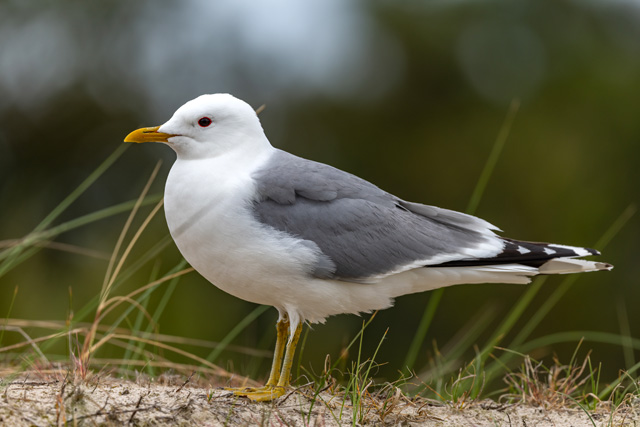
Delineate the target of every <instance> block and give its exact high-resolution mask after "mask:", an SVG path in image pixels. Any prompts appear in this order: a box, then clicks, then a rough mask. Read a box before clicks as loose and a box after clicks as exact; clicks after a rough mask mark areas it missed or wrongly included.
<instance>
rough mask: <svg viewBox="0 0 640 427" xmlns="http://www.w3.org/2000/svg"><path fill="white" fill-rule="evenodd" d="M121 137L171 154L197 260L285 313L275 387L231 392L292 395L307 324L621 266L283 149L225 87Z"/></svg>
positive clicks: (224, 285)
mask: <svg viewBox="0 0 640 427" xmlns="http://www.w3.org/2000/svg"><path fill="white" fill-rule="evenodd" d="M124 141H125V142H135V143H142V142H160V143H164V144H166V145H168V146H169V147H171V148H172V149H173V150H174V151H175V152H176V161H175V163H174V164H173V166H172V167H171V171H170V172H169V175H168V177H167V181H166V186H165V193H164V203H165V215H166V220H167V224H168V227H169V230H170V232H171V236H172V237H173V240H174V241H175V243H176V245H177V247H178V249H179V250H180V252H181V253H182V255H183V256H184V258H185V259H186V260H187V261H188V262H189V263H190V264H191V266H192V267H193V268H194V269H195V270H196V271H197V272H198V273H200V274H201V275H202V276H203V277H204V278H206V279H207V280H208V281H210V282H211V283H212V284H214V285H215V286H217V287H218V288H220V289H222V290H223V291H225V292H227V293H229V294H231V295H234V296H236V297H238V298H241V299H243V300H246V301H250V302H253V303H256V304H265V305H270V306H273V307H275V308H276V309H277V310H278V313H279V317H278V321H277V324H276V331H277V335H276V344H275V351H274V357H273V363H272V367H271V373H270V375H269V378H268V380H267V382H266V384H265V385H264V386H262V387H256V388H232V389H229V390H231V391H233V392H234V393H235V394H236V395H239V396H244V397H247V398H249V399H251V400H255V401H271V400H274V399H276V398H278V397H281V396H283V395H284V393H285V392H286V389H287V387H288V386H289V385H290V375H291V367H292V363H293V356H294V353H295V350H296V346H297V343H298V340H299V338H300V332H301V330H302V325H303V324H304V323H317V322H324V320H325V319H326V318H327V317H328V316H332V315H336V314H342V313H353V314H358V313H363V312H371V311H373V310H381V309H385V308H388V307H390V306H392V305H393V301H394V298H396V297H399V296H401V295H406V294H412V293H416V292H424V291H429V290H433V289H437V288H441V287H445V286H451V285H457V284H465V283H469V284H473V283H516V284H526V283H529V282H530V281H531V278H532V277H533V276H536V275H538V274H545V275H546V274H565V273H580V272H586V271H597V270H610V269H611V268H612V266H611V265H610V264H606V263H603V262H594V261H588V260H583V259H578V258H580V257H584V256H589V255H599V252H598V251H596V250H594V249H588V248H581V247H573V246H567V245H557V244H550V243H533V242H526V241H519V240H513V239H508V238H503V237H500V236H499V235H497V234H496V231H500V230H499V229H498V228H497V227H495V226H493V225H491V224H490V223H488V222H487V221H485V220H483V219H480V218H477V217H475V216H471V215H467V214H464V213H460V212H456V211H452V210H447V209H442V208H438V207H435V206H428V205H423V204H418V203H412V202H408V201H406V200H403V199H401V198H399V197H396V196H394V195H393V194H390V193H387V192H386V191H384V190H382V189H380V188H378V187H377V186H375V185H374V184H372V183H370V182H368V181H365V180H364V179H361V178H359V177H357V176H354V175H352V174H350V173H348V172H344V171H342V170H340V169H336V168H334V167H331V166H329V165H326V164H323V163H318V162H314V161H311V160H306V159H303V158H300V157H297V156H295V155H293V154H290V153H287V152H285V151H282V150H279V149H277V148H274V147H273V146H272V145H271V143H270V142H269V140H268V139H267V137H266V135H265V133H264V131H263V129H262V125H261V124H260V120H259V119H258V116H257V114H256V112H255V111H254V109H253V108H252V107H251V106H250V105H249V104H247V103H246V102H244V101H242V100H240V99H238V98H235V97H233V96H232V95H229V94H213V95H202V96H200V97H198V98H195V99H193V100H191V101H189V102H187V103H186V104H184V105H183V106H182V107H180V108H179V109H178V110H177V111H176V112H175V113H174V114H173V116H172V117H171V118H170V119H169V121H167V122H166V123H165V124H163V125H161V126H156V127H149V128H142V129H138V130H135V131H133V132H131V133H130V134H129V135H128V136H127V137H126V138H125V140H124Z"/></svg>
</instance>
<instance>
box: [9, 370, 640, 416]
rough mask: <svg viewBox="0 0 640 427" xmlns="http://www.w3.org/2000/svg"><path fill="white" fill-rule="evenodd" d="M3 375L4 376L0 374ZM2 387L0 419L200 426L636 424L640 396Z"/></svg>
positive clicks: (113, 382) (169, 385) (59, 384)
mask: <svg viewBox="0 0 640 427" xmlns="http://www.w3.org/2000/svg"><path fill="white" fill-rule="evenodd" d="M0 380H1V378H0ZM4 384H5V385H4V386H3V387H1V388H0V425H3V426H4V425H6V426H58V425H70V426H74V425H79V426H84V425H92V426H93V425H107V426H111V425H114V426H115V425H140V426H147V425H153V426H156V425H199V426H225V425H229V426H254V425H261V426H343V425H389V426H391V425H393V426H395V425H402V426H522V427H533V426H557V427H567V426H573V427H578V426H594V425H596V426H609V425H611V426H622V425H624V426H640V402H634V404H633V407H626V408H624V409H620V408H619V409H618V410H616V411H615V412H614V413H613V414H611V413H596V414H591V419H590V418H589V416H588V415H587V414H586V413H585V412H584V411H582V410H579V409H578V410H574V409H567V410H545V409H541V408H535V407H531V406H524V405H499V404H497V403H495V402H490V401H484V402H478V403H475V404H473V405H470V406H469V407H466V408H464V409H455V408H452V407H450V406H448V405H433V404H427V403H425V402H420V401H415V400H413V401H412V400H410V399H408V398H406V397H405V396H403V395H401V394H400V393H399V392H398V393H397V394H396V396H395V397H392V398H390V399H387V400H386V404H385V402H382V401H379V402H377V401H375V400H373V399H371V400H370V401H369V402H367V404H366V405H365V406H364V407H363V408H362V411H361V412H360V414H361V417H360V418H357V419H356V421H355V422H354V419H353V409H352V407H351V405H350V403H349V400H346V401H345V400H344V399H343V398H342V397H340V396H332V395H330V394H328V393H326V392H325V393H322V394H321V395H320V398H319V399H317V400H316V401H315V402H314V401H313V399H310V398H309V397H308V396H306V395H305V393H304V392H303V391H293V390H292V391H291V393H289V394H288V395H285V396H284V397H283V398H281V399H279V400H278V401H277V402H273V403H253V402H250V401H248V400H247V399H244V398H238V397H235V396H233V395H232V394H231V393H229V392H227V391H224V390H221V389H216V388H207V387H197V386H194V385H192V384H191V383H190V382H189V381H185V379H184V378H182V379H174V380H173V381H168V380H165V381H159V382H150V381H148V380H138V381H136V382H133V381H126V380H120V379H114V378H98V379H94V380H92V381H85V382H80V381H76V382H75V384H74V383H73V382H71V381H68V380H67V379H57V380H46V381H44V380H38V379H33V378H31V379H30V378H29V377H26V378H20V379H14V380H12V381H11V382H8V383H7V381H5V383H4Z"/></svg>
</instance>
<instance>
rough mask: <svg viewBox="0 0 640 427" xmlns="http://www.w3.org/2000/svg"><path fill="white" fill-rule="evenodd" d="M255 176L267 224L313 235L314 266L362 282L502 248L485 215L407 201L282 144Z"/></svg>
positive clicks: (257, 206)
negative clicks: (298, 154)
mask: <svg viewBox="0 0 640 427" xmlns="http://www.w3.org/2000/svg"><path fill="white" fill-rule="evenodd" d="M253 178H254V180H255V182H256V185H257V190H258V191H257V197H256V199H255V201H254V205H253V209H254V213H255V216H256V218H257V219H258V220H259V221H260V222H261V223H262V224H264V225H267V226H270V227H273V228H275V229H277V230H279V231H282V232H286V233H289V234H290V235H292V236H295V237H297V238H300V239H303V240H306V241H309V242H312V243H313V244H314V245H317V247H318V248H319V249H320V251H321V252H322V257H320V258H321V259H319V261H318V266H317V268H316V271H315V272H314V274H316V275H317V276H318V277H322V278H335V279H340V280H349V281H357V282H371V281H376V280H378V279H380V278H382V277H385V276H387V275H390V274H394V273H399V272H401V271H405V270H409V269H412V268H417V267H421V266H428V265H437V264H442V263H445V262H451V261H457V260H464V259H477V258H490V257H495V256H496V255H497V254H499V253H500V252H502V250H503V248H504V243H503V241H502V240H501V239H500V238H499V237H497V236H496V235H495V234H494V233H493V232H492V231H491V230H492V229H495V227H493V226H491V224H489V223H487V222H485V221H484V220H481V219H479V218H476V217H473V216H469V215H465V214H460V213H457V212H453V211H448V210H445V209H440V208H436V207H432V206H425V205H419V204H415V203H409V202H404V201H402V200H400V199H398V198H396V197H395V196H393V195H391V194H389V193H387V192H385V191H383V190H381V189H379V188H378V187H376V186H374V185H373V184H371V183H369V182H367V181H365V180H362V179H360V178H358V177H356V176H354V175H351V174H349V173H346V172H343V171H341V170H339V169H335V168H333V167H331V166H328V165H324V164H321V163H316V162H312V161H309V160H305V159H301V158H299V157H296V156H294V155H291V154H289V153H286V152H283V151H280V150H278V151H276V152H275V154H274V155H273V156H272V158H271V159H270V161H269V162H268V163H267V164H266V165H265V166H264V167H263V168H262V169H260V170H258V171H256V172H255V173H254V175H253Z"/></svg>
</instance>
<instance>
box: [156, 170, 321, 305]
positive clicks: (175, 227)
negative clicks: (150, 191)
mask: <svg viewBox="0 0 640 427" xmlns="http://www.w3.org/2000/svg"><path fill="white" fill-rule="evenodd" d="M177 166H178V168H176V165H174V168H172V170H171V173H170V174H169V177H168V179H167V184H166V188H165V214H166V218H167V224H168V226H169V230H170V232H171V235H172V237H173V239H174V241H175V243H176V245H177V246H178V249H179V250H180V252H181V253H182V255H183V256H184V257H185V259H186V260H187V261H188V262H189V263H190V264H191V265H192V266H193V267H194V268H195V269H196V270H197V271H198V272H199V273H200V274H201V275H202V276H204V277H205V278H206V279H208V280H209V281H211V282H212V283H213V284H214V285H216V286H217V287H219V288H221V289H222V290H224V291H226V292H228V293H230V294H232V295H235V296H237V297H239V298H242V299H245V300H249V301H253V302H257V303H262V304H271V305H276V304H275V303H274V301H272V298H273V295H275V294H278V293H280V292H281V291H282V289H280V288H283V287H285V286H286V285H287V283H290V282H291V281H296V280H300V277H303V276H305V275H306V274H307V271H306V270H307V269H308V268H307V266H310V265H312V264H313V262H314V260H315V256H316V254H314V253H312V252H311V251H310V250H309V249H308V248H307V247H305V246H304V245H301V244H300V243H299V241H298V240H297V239H295V238H292V237H290V236H287V235H285V234H284V233H281V232H278V231H275V230H273V229H270V228H267V227H264V226H262V225H260V223H259V222H257V220H256V218H255V216H254V215H253V212H252V209H251V203H252V196H253V194H254V192H255V186H254V184H253V182H252V180H251V178H250V175H248V174H247V175H240V174H238V173H237V172H236V173H235V177H234V178H233V179H227V178H226V177H225V176H224V174H219V173H210V172H207V173H204V171H201V170H199V169H198V166H196V165H192V166H191V167H186V168H185V167H184V166H183V165H177ZM208 170H210V169H208Z"/></svg>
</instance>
